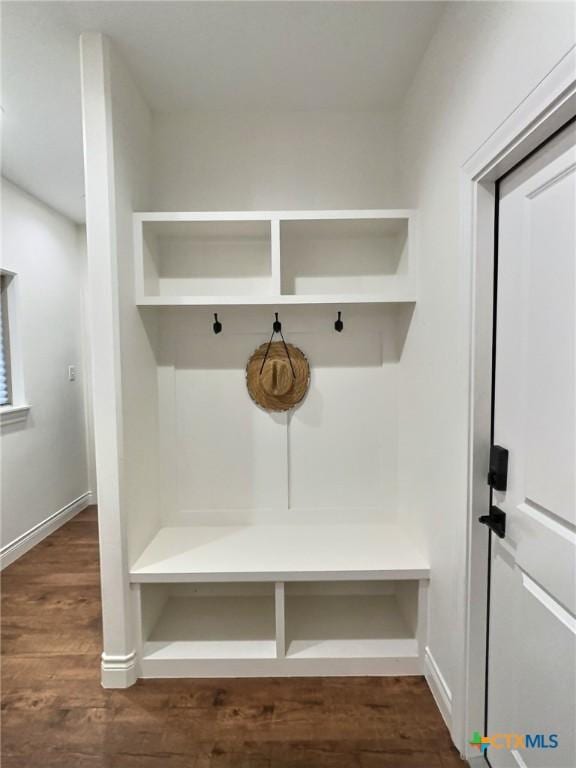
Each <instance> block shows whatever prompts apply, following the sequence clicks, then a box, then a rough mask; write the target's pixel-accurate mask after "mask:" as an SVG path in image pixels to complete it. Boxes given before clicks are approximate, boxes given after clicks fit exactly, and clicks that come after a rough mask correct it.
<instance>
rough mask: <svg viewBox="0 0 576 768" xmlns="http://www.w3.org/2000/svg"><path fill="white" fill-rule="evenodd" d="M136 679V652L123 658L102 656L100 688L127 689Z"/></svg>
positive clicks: (109, 655)
mask: <svg viewBox="0 0 576 768" xmlns="http://www.w3.org/2000/svg"><path fill="white" fill-rule="evenodd" d="M137 679H138V668H137V659H136V651H132V652H131V653H128V654H126V655H125V656H113V655H112V654H109V653H103V654H102V687H103V688H129V687H130V686H131V685H134V683H135V682H136V680H137Z"/></svg>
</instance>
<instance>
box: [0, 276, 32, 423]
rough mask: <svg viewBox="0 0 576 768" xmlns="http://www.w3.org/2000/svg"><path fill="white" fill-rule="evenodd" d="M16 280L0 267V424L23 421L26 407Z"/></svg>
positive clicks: (26, 412)
mask: <svg viewBox="0 0 576 768" xmlns="http://www.w3.org/2000/svg"><path fill="white" fill-rule="evenodd" d="M17 280H18V277H17V275H15V274H14V273H13V272H8V271H6V270H3V271H0V425H4V424H14V423H15V422H17V421H24V420H25V419H26V418H27V416H28V411H29V410H30V406H29V405H28V404H27V403H26V398H25V396H24V382H23V377H22V356H21V348H20V344H19V338H18V334H17V330H18V315H17V310H18V306H17V294H16V287H17Z"/></svg>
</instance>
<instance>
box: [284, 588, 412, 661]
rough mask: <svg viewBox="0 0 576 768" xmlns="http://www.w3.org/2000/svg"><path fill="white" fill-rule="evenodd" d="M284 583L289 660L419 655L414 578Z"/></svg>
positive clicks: (407, 656) (410, 656)
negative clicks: (392, 580)
mask: <svg viewBox="0 0 576 768" xmlns="http://www.w3.org/2000/svg"><path fill="white" fill-rule="evenodd" d="M285 587H286V593H285V606H286V656H287V657H288V658H289V659H348V658H362V659H370V658H374V659H379V658H414V659H416V658H418V641H417V631H418V627H417V615H418V608H417V606H418V588H419V585H418V582H416V581H414V582H402V583H400V584H399V585H398V588H396V584H395V582H379V581H373V582H336V583H325V582H321V583H314V582H313V583H297V584H296V583H292V584H286V585H285Z"/></svg>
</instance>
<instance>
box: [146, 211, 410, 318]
mask: <svg viewBox="0 0 576 768" xmlns="http://www.w3.org/2000/svg"><path fill="white" fill-rule="evenodd" d="M134 244H135V276H136V303H137V304H138V305H139V306H154V307H173V306H221V305H239V306H242V305H286V304H331V303H339V304H351V303H352V304H365V303H369V304H376V303H388V302H392V303H394V302H414V301H416V271H417V270H416V268H417V256H416V232H415V214H414V212H413V211H409V210H362V211H272V212H270V211H267V212H263V211H247V212H201V213H170V212H168V213H166V212H160V213H135V214H134Z"/></svg>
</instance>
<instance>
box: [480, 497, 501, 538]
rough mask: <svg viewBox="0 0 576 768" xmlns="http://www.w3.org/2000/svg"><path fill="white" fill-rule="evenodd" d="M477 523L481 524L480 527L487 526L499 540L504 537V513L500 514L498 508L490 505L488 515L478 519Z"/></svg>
mask: <svg viewBox="0 0 576 768" xmlns="http://www.w3.org/2000/svg"><path fill="white" fill-rule="evenodd" d="M478 522H480V523H482V525H487V526H488V528H490V530H491V531H492V532H493V533H495V534H496V536H498V538H499V539H503V538H504V536H506V512H502V510H501V509H498V507H495V506H494V505H492V506H491V507H490V514H489V515H482V517H479V518H478Z"/></svg>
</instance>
